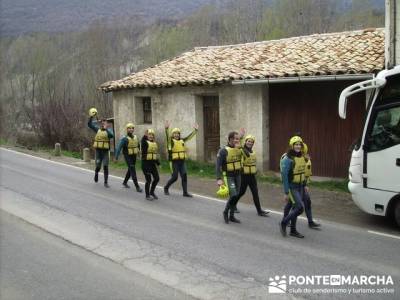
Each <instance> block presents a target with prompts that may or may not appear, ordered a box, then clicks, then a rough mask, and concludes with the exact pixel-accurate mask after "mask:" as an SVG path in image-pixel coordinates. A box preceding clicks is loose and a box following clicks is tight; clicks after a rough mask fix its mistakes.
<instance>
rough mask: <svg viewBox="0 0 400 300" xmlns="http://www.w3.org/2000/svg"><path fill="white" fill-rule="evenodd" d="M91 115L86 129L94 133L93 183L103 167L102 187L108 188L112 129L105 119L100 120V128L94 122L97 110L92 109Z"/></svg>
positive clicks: (96, 122) (96, 121)
mask: <svg viewBox="0 0 400 300" xmlns="http://www.w3.org/2000/svg"><path fill="white" fill-rule="evenodd" d="M90 111H91V112H90V113H91V115H90V117H89V121H88V127H89V128H90V129H92V130H93V131H94V132H96V135H95V137H94V142H93V148H94V149H95V155H96V157H95V163H96V169H95V170H94V182H98V181H99V171H100V169H101V166H102V165H103V171H104V187H106V188H109V187H110V186H109V185H108V164H109V161H110V140H111V139H112V138H113V137H114V133H113V131H112V129H110V128H109V124H108V122H107V120H106V119H101V120H100V126H99V125H98V122H99V121H98V120H94V117H95V116H97V110H96V109H94V108H92V109H91V110H90Z"/></svg>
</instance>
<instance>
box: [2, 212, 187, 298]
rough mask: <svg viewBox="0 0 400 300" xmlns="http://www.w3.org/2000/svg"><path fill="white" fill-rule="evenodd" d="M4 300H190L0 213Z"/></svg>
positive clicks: (17, 219)
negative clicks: (167, 299)
mask: <svg viewBox="0 0 400 300" xmlns="http://www.w3.org/2000/svg"><path fill="white" fill-rule="evenodd" d="M0 220H1V221H0V224H1V227H0V239H1V243H0V262H1V272H0V290H1V299H40V300H45V299H59V300H61V299H67V300H68V299H104V300H106V299H148V300H153V299H165V298H166V297H167V298H173V299H188V297H186V296H185V295H183V294H181V293H179V292H177V291H176V290H173V289H171V288H167V287H165V286H163V285H161V284H160V283H158V282H156V281H154V280H150V279H148V278H147V277H143V276H142V275H140V274H137V273H135V272H132V271H130V270H128V269H126V268H124V267H122V266H121V265H119V264H116V263H114V262H112V261H110V260H108V259H106V258H103V257H101V256H98V255H94V254H92V253H90V252H88V251H86V250H83V249H82V248H80V247H77V246H75V245H72V244H71V243H68V242H67V241H65V240H63V239H60V238H57V237H55V236H54V235H52V234H50V233H47V232H45V231H43V230H41V229H39V228H37V227H35V226H33V225H31V224H29V223H26V222H25V221H22V220H21V219H19V218H16V217H14V216H12V215H9V214H7V213H5V212H3V211H0Z"/></svg>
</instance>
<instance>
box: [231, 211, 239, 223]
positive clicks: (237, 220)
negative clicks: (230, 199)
mask: <svg viewBox="0 0 400 300" xmlns="http://www.w3.org/2000/svg"><path fill="white" fill-rule="evenodd" d="M229 212H230V216H229V221H231V222H233V223H240V220H239V219H236V218H235V211H234V208H231V209H230V211H229Z"/></svg>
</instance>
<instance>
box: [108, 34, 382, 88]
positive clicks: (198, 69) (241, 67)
mask: <svg viewBox="0 0 400 300" xmlns="http://www.w3.org/2000/svg"><path fill="white" fill-rule="evenodd" d="M383 68H384V29H383V28H378V29H366V30H360V31H348V32H341V33H329V34H314V35H309V36H302V37H293V38H286V39H281V40H271V41H265V42H256V43H247V44H240V45H229V46H211V47H203V48H195V49H193V50H192V51H189V52H185V53H183V54H182V55H180V56H178V57H175V58H173V59H170V60H167V61H164V62H161V63H160V64H158V65H155V66H153V67H150V68H147V69H144V70H142V71H140V72H137V73H133V74H131V75H129V76H127V77H125V78H122V79H120V80H115V81H109V82H106V83H103V84H102V85H101V86H100V89H102V90H103V91H105V92H110V91H115V90H121V89H132V88H144V87H170V86H174V85H205V84H219V83H224V82H229V81H232V80H239V79H262V78H279V77H297V76H322V75H339V74H365V73H376V72H378V71H380V70H382V69H383Z"/></svg>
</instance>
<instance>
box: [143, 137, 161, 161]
mask: <svg viewBox="0 0 400 300" xmlns="http://www.w3.org/2000/svg"><path fill="white" fill-rule="evenodd" d="M147 144H148V147H147V154H146V157H145V160H157V152H158V146H157V143H156V142H150V141H147Z"/></svg>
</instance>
